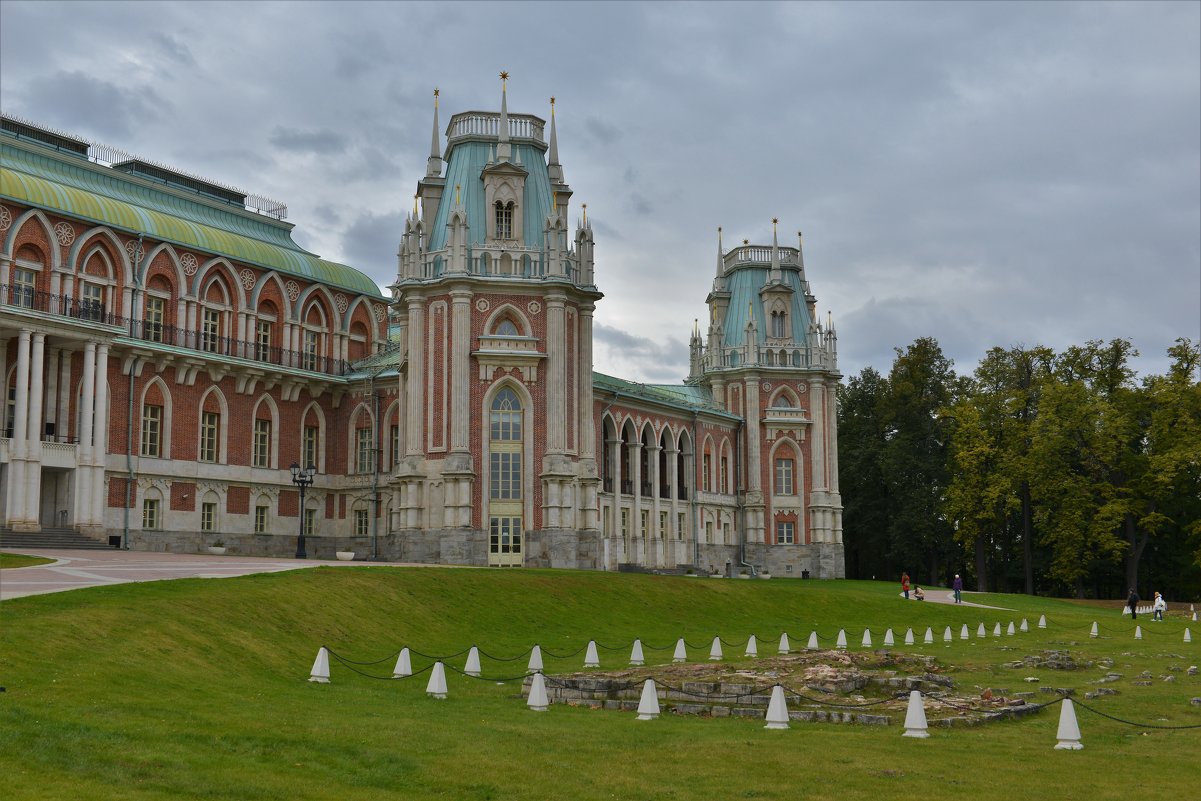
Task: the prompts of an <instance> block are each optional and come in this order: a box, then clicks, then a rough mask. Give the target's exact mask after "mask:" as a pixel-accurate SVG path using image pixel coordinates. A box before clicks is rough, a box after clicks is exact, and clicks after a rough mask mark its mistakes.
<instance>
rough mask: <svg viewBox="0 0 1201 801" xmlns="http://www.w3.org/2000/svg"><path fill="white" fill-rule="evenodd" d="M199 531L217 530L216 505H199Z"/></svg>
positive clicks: (210, 503)
mask: <svg viewBox="0 0 1201 801" xmlns="http://www.w3.org/2000/svg"><path fill="white" fill-rule="evenodd" d="M200 530H201V531H216V530H217V504H215V503H213V502H211V501H205V502H204V503H202V504H200Z"/></svg>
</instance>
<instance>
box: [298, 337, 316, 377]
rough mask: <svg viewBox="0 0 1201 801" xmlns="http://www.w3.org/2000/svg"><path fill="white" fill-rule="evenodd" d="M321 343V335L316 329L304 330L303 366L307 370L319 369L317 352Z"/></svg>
mask: <svg viewBox="0 0 1201 801" xmlns="http://www.w3.org/2000/svg"><path fill="white" fill-rule="evenodd" d="M320 345H321V335H320V334H318V333H317V332H316V331H305V332H304V353H303V354H301V355H302V357H303V358H302V361H301V365H300V366H301V367H302V368H303V369H305V370H312V371H314V372H316V370H317V354H318V352H319V349H320Z"/></svg>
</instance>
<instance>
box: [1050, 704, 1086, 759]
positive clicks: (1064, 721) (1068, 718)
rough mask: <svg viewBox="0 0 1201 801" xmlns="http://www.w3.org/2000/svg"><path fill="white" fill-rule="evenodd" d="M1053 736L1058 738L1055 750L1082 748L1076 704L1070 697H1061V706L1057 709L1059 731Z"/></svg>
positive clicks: (1076, 749) (1077, 749)
mask: <svg viewBox="0 0 1201 801" xmlns="http://www.w3.org/2000/svg"><path fill="white" fill-rule="evenodd" d="M1055 737H1056V738H1057V739H1058V740H1059V742H1058V743H1056V744H1055V750H1056V751H1079V750H1080V749H1082V748H1084V745H1083V744H1082V743H1081V742H1080V724H1079V723H1077V722H1076V706H1075V704H1073V703H1072V699H1071V698H1065V699H1063V706H1062V707H1061V708H1060V710H1059V731H1058V732H1057V733H1056V735H1055Z"/></svg>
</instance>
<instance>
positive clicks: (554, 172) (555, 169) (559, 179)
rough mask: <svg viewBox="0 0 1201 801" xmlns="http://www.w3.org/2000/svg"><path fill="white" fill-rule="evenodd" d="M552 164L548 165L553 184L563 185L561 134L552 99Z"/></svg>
mask: <svg viewBox="0 0 1201 801" xmlns="http://www.w3.org/2000/svg"><path fill="white" fill-rule="evenodd" d="M548 158H549V160H550V162H549V163H548V164H547V172H548V173H549V175H550V180H551V181H552V182H553V183H556V184H561V183H563V165H561V164H559V134H558V132H557V131H556V130H555V99H554V98H553V97H552V98H551V99H550V153H549V154H548Z"/></svg>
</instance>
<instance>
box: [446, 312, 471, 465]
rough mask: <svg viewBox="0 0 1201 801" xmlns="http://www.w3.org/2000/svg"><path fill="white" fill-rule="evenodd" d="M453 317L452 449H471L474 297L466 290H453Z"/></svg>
mask: <svg viewBox="0 0 1201 801" xmlns="http://www.w3.org/2000/svg"><path fill="white" fill-rule="evenodd" d="M450 297H451V304H452V305H451V316H450V343H451V344H450V346H451V352H450V449H451V450H452V451H458V452H461V453H466V452H468V450H470V445H471V443H470V439H469V434H470V431H471V426H470V421H471V412H472V409H471V394H470V393H471V389H470V381H469V378H470V373H469V370H470V368H471V297H472V293H471V291H470V290H466V289H456V290H452V291H451V293H450Z"/></svg>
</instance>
